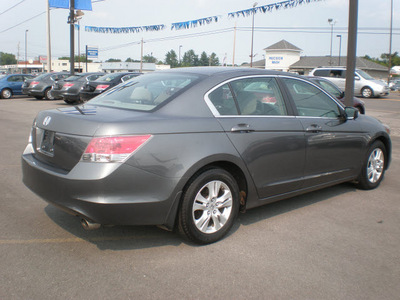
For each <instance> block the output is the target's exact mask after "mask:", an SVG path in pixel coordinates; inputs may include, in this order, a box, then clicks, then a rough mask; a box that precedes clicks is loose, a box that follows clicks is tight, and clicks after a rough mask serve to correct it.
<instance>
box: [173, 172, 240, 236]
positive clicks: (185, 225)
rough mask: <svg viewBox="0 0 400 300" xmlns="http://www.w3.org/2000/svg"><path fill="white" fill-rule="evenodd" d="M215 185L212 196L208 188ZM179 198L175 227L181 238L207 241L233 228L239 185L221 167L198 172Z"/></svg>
mask: <svg viewBox="0 0 400 300" xmlns="http://www.w3.org/2000/svg"><path fill="white" fill-rule="evenodd" d="M214 188H215V191H214V193H213V194H214V196H211V195H210V192H212V191H211V190H210V189H214ZM182 197H183V199H182V203H181V207H180V210H179V213H178V229H179V232H180V233H181V234H182V235H183V236H184V237H186V238H187V239H189V240H190V241H192V242H195V243H197V244H210V243H214V242H216V241H218V240H220V239H222V238H223V237H224V236H225V235H226V234H227V233H228V231H229V230H230V229H231V228H232V226H233V224H234V221H235V219H236V217H237V214H238V212H239V188H238V185H237V183H236V181H235V179H234V178H233V176H232V175H231V174H230V173H228V172H227V171H225V170H223V169H219V168H214V169H208V170H206V171H204V172H203V173H200V174H199V175H198V176H196V177H195V178H193V179H192V180H191V181H190V182H189V184H188V186H187V189H186V190H185V191H184V194H183V196H182ZM218 200H220V201H218ZM222 200H223V201H222ZM221 201H222V202H221ZM196 208H197V209H196ZM201 225H204V226H201Z"/></svg>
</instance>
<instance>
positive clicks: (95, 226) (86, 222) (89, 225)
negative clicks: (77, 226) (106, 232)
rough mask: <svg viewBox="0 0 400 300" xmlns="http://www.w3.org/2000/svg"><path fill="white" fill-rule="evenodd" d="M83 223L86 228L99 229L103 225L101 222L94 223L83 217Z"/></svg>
mask: <svg viewBox="0 0 400 300" xmlns="http://www.w3.org/2000/svg"><path fill="white" fill-rule="evenodd" d="M81 225H82V227H83V228H84V229H85V230H95V229H99V228H100V226H101V224H98V223H93V222H92V221H89V220H87V219H81Z"/></svg>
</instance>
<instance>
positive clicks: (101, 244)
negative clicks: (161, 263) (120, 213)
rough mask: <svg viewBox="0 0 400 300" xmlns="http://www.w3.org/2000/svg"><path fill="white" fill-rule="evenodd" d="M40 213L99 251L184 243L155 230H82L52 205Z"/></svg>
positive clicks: (105, 227)
mask: <svg viewBox="0 0 400 300" xmlns="http://www.w3.org/2000/svg"><path fill="white" fill-rule="evenodd" d="M44 210H45V213H46V214H47V215H48V216H49V218H50V219H51V220H52V221H54V223H55V224H57V225H58V226H60V227H61V228H63V229H64V230H66V231H68V232H70V233H71V234H72V235H74V236H75V237H77V238H78V239H82V240H85V241H87V242H90V243H92V244H94V245H96V246H97V247H98V248H99V249H101V250H116V251H117V250H134V249H146V248H153V247H161V246H179V245H180V244H182V243H183V242H184V241H183V240H182V238H181V237H180V236H179V235H178V234H177V233H175V232H170V231H166V230H163V229H161V228H158V227H156V226H101V227H100V228H99V229H96V230H85V229H84V228H83V227H82V226H81V224H80V219H79V218H78V217H74V216H72V215H70V214H68V213H66V212H64V211H62V210H60V209H58V208H56V207H54V206H53V205H47V206H46V207H45V209H44Z"/></svg>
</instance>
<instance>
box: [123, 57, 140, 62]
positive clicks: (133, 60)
mask: <svg viewBox="0 0 400 300" xmlns="http://www.w3.org/2000/svg"><path fill="white" fill-rule="evenodd" d="M125 62H140V60H136V59H132V58H130V57H128V58H127V59H126V60H125Z"/></svg>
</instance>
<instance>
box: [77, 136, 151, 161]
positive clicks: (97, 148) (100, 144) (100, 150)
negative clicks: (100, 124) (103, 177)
mask: <svg viewBox="0 0 400 300" xmlns="http://www.w3.org/2000/svg"><path fill="white" fill-rule="evenodd" d="M150 137H151V135H135V136H113V137H98V138H93V139H92V140H91V141H90V143H89V145H88V146H87V148H86V151H85V153H84V154H83V156H82V160H83V161H91V162H122V161H124V160H126V159H127V158H128V157H129V156H130V155H132V154H133V153H134V152H135V151H136V150H137V149H138V148H139V147H140V146H142V145H143V144H144V143H146V141H147V140H148V139H149V138H150Z"/></svg>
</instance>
